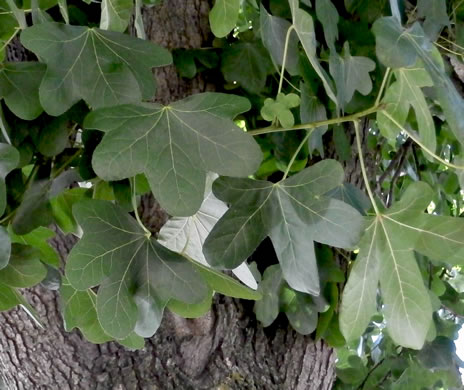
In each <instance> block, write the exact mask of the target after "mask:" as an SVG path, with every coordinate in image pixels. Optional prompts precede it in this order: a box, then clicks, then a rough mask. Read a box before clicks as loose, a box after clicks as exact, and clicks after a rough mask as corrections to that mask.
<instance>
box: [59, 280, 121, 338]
mask: <svg viewBox="0 0 464 390" xmlns="http://www.w3.org/2000/svg"><path fill="white" fill-rule="evenodd" d="M60 299H61V308H62V315H63V321H64V328H65V330H66V331H67V332H70V331H71V330H72V329H74V328H79V330H80V331H81V332H82V334H83V335H84V337H85V338H86V339H87V340H89V341H90V342H91V343H94V344H101V343H106V342H108V341H111V340H112V337H110V336H108V335H107V334H106V333H105V332H104V330H103V328H102V327H101V325H100V323H99V322H98V318H97V310H96V300H97V296H96V294H95V293H94V292H93V291H92V290H91V289H88V290H84V291H78V290H76V289H74V288H73V287H72V286H71V284H70V283H69V282H68V281H67V280H66V278H65V279H63V283H62V285H61V289H60Z"/></svg>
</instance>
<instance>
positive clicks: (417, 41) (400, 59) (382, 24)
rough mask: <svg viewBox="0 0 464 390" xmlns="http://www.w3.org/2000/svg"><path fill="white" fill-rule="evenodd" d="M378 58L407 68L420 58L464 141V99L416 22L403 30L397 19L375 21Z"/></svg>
mask: <svg viewBox="0 0 464 390" xmlns="http://www.w3.org/2000/svg"><path fill="white" fill-rule="evenodd" d="M373 31H374V33H375V36H376V52H377V57H378V58H379V59H380V60H381V61H382V62H383V63H384V64H385V65H386V66H390V67H393V68H397V67H410V66H413V65H414V64H416V61H417V58H420V59H421V60H422V62H423V64H424V68H425V70H426V71H427V73H428V74H429V76H430V78H431V79H432V82H433V89H434V90H435V92H436V98H437V100H438V101H439V103H440V106H441V108H442V110H443V112H444V114H445V117H446V119H447V122H448V124H449V126H450V128H451V130H452V131H453V133H454V135H455V137H456V139H457V140H458V141H459V142H461V144H464V118H463V116H462V112H464V99H463V98H462V96H461V95H460V93H459V92H458V91H457V90H456V87H455V86H454V84H453V82H452V81H451V79H450V78H449V76H448V75H447V74H446V72H445V68H444V65H443V62H442V59H441V56H440V55H437V53H438V52H437V50H436V48H435V47H434V46H433V44H432V43H431V42H430V40H429V39H428V38H427V37H426V35H425V33H424V30H423V29H422V27H421V26H420V24H419V23H418V22H416V23H414V24H413V25H412V27H411V28H409V29H403V27H402V26H401V25H400V24H399V23H398V21H397V20H396V19H393V18H391V17H387V18H381V19H379V20H377V21H376V22H375V23H374V26H373Z"/></svg>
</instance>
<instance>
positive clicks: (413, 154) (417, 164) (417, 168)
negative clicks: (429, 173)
mask: <svg viewBox="0 0 464 390" xmlns="http://www.w3.org/2000/svg"><path fill="white" fill-rule="evenodd" d="M411 149H412V156H413V158H414V165H415V166H416V174H417V177H418V178H419V181H421V180H422V178H421V173H420V166H419V159H418V157H417V151H416V145H412V148H411Z"/></svg>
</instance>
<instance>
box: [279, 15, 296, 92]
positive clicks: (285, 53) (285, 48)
mask: <svg viewBox="0 0 464 390" xmlns="http://www.w3.org/2000/svg"><path fill="white" fill-rule="evenodd" d="M294 29H295V27H294V26H293V24H292V25H291V26H290V27H289V28H288V30H287V35H286V36H285V45H284V55H283V57H282V71H281V73H280V80H279V89H278V90H277V95H278V94H279V93H280V92H281V91H282V85H283V83H284V74H285V62H286V61H287V51H288V42H289V41H290V34H291V33H292V31H293V30H294Z"/></svg>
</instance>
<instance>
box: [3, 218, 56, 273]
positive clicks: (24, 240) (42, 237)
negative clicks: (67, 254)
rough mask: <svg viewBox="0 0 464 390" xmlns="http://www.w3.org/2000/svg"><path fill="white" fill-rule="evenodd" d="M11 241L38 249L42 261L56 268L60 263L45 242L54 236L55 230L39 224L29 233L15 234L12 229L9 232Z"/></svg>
mask: <svg viewBox="0 0 464 390" xmlns="http://www.w3.org/2000/svg"><path fill="white" fill-rule="evenodd" d="M10 235H11V241H12V242H15V243H18V244H23V245H30V246H32V247H34V248H36V249H38V250H39V252H40V254H39V258H40V260H42V261H43V262H44V263H47V264H50V265H52V266H54V267H56V268H58V266H59V265H60V260H59V257H58V254H57V253H56V252H55V249H53V248H52V247H51V246H50V244H49V243H48V242H47V241H48V240H50V239H51V238H53V237H55V232H54V231H53V230H50V229H48V228H46V227H43V226H39V227H38V228H37V229H34V230H33V231H31V232H30V233H27V234H24V235H21V236H19V235H16V234H15V233H14V232H13V231H11V232H10Z"/></svg>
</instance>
